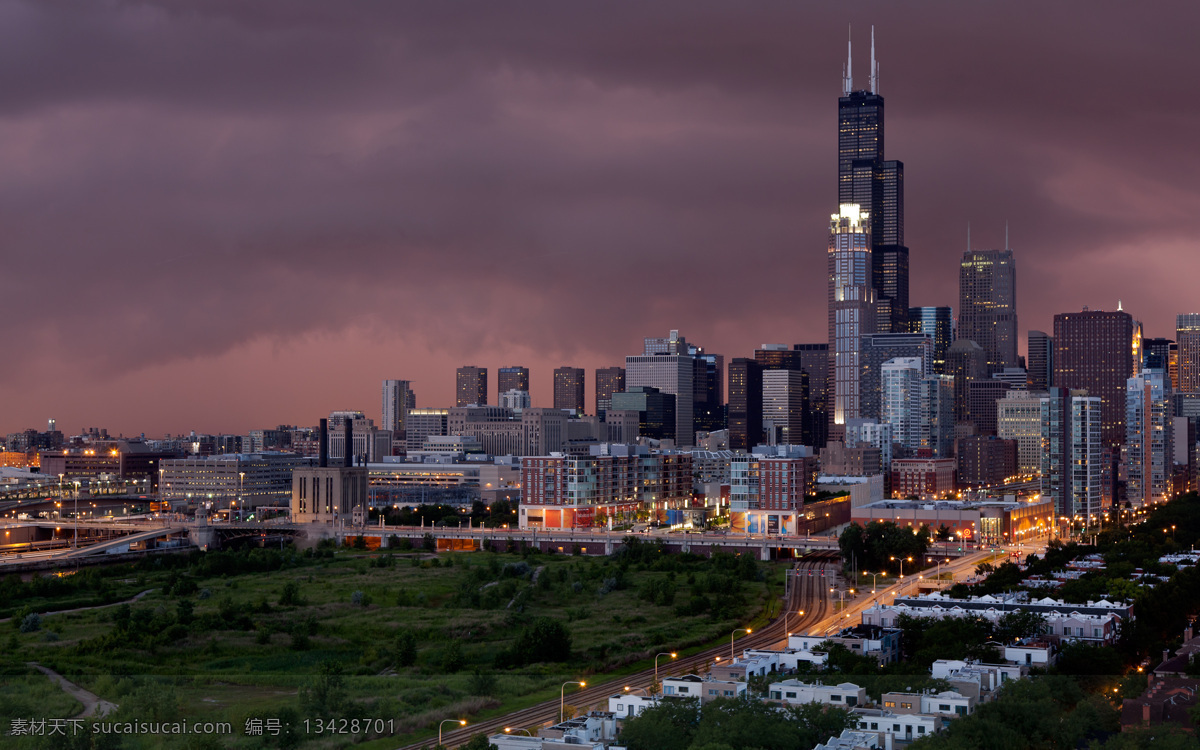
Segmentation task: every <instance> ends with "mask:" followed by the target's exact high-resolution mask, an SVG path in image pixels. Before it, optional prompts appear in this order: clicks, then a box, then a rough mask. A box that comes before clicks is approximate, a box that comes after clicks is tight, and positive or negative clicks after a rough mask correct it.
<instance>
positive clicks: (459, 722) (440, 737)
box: [438, 719, 467, 745]
mask: <svg viewBox="0 0 1200 750" xmlns="http://www.w3.org/2000/svg"><path fill="white" fill-rule="evenodd" d="M447 723H450V724H454V723H458V724H460V725H462V726H464V727H465V726H466V725H467V720H466V719H442V723H441V724H438V744H439V745H441V744H442V724H447Z"/></svg>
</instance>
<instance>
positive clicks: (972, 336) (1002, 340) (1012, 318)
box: [956, 250, 1019, 375]
mask: <svg viewBox="0 0 1200 750" xmlns="http://www.w3.org/2000/svg"><path fill="white" fill-rule="evenodd" d="M956 335H957V336H958V338H960V339H969V340H971V341H974V342H975V343H976V344H979V346H981V347H982V348H983V350H984V352H986V353H987V366H988V374H989V375H990V374H992V373H994V372H999V371H1000V370H1003V369H1004V368H1005V367H1017V366H1018V365H1019V362H1018V361H1017V272H1016V266H1015V264H1014V262H1013V253H1012V250H968V251H967V252H965V253H963V257H962V264H961V265H960V267H959V277H958V332H957V334H956Z"/></svg>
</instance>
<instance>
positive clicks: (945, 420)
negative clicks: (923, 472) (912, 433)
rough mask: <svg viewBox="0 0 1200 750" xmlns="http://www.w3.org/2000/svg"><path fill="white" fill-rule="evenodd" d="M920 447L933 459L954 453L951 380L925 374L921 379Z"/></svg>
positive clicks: (951, 378)
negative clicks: (930, 454)
mask: <svg viewBox="0 0 1200 750" xmlns="http://www.w3.org/2000/svg"><path fill="white" fill-rule="evenodd" d="M921 448H922V449H924V450H926V451H929V452H930V453H932V455H933V456H934V457H935V458H948V457H950V455H951V454H952V453H953V452H954V377H953V376H951V375H926V376H925V377H924V378H923V379H922V380H921Z"/></svg>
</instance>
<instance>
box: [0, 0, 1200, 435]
mask: <svg viewBox="0 0 1200 750" xmlns="http://www.w3.org/2000/svg"><path fill="white" fill-rule="evenodd" d="M1197 15H1198V14H1197V12H1196V11H1195V10H1194V9H1193V7H1192V6H1191V5H1185V4H1174V5H1172V4H1160V5H1157V6H1156V9H1155V13H1154V14H1153V15H1151V14H1150V13H1148V12H1146V11H1145V10H1144V9H1139V8H1137V7H1135V6H1132V5H1128V4H1118V3H1082V2H1080V3H1057V4H1049V5H1047V4H1042V3H1038V4H1034V3H1004V4H1001V3H971V4H965V3H937V4H934V3H879V4H854V5H852V6H849V5H845V4H836V5H835V4H828V5H827V6H826V5H822V6H819V7H816V8H811V7H809V6H808V5H807V4H804V5H801V4H796V3H784V2H778V3H758V4H745V3H694V2H688V3H682V2H657V3H653V4H642V5H634V4H619V5H618V4H611V3H593V4H585V3H553V2H546V3H477V4H466V3H456V4H448V3H425V4H403V5H401V4H396V3H305V2H294V1H289V2H283V1H282V0H281V1H280V2H256V3H242V2H228V3H220V2H199V3H194V4H188V3H180V2H176V3H164V4H154V3H133V2H128V3H125V2H108V3H64V2H50V3H32V2H27V3H21V2H8V3H4V2H0V159H2V160H3V164H4V165H5V166H4V169H3V170H0V254H2V256H0V257H3V262H4V268H5V273H4V275H3V276H2V277H0V293H2V294H3V299H4V316H5V322H6V323H7V325H6V326H5V327H4V328H3V329H2V330H3V331H4V332H3V333H2V334H0V344H2V345H3V346H4V348H5V350H6V351H9V352H21V353H22V357H24V358H25V359H26V361H28V362H36V363H37V367H36V368H31V367H10V368H7V369H6V370H5V371H4V373H3V375H0V387H7V388H9V389H12V388H17V387H18V386H19V387H21V388H23V389H25V390H26V392H28V393H38V391H37V389H38V387H39V386H38V384H39V383H41V382H42V379H41V376H40V373H41V372H42V371H43V369H44V368H55V367H56V366H57V365H61V364H62V363H64V362H68V361H75V362H78V361H81V360H82V361H86V362H87V366H88V369H89V372H91V373H92V374H94V375H95V376H96V377H99V378H101V379H105V378H107V379H114V380H115V379H120V378H125V379H127V380H128V379H129V378H130V377H131V376H132V375H133V374H136V373H138V372H139V371H142V370H144V369H146V368H154V367H166V366H171V365H172V364H173V363H194V364H196V365H197V366H200V365H202V364H203V363H205V362H215V361H217V359H216V358H220V357H229V356H233V355H232V354H231V353H232V352H236V351H239V347H246V346H250V345H251V344H252V343H253V342H258V341H274V342H291V343H292V344H296V345H301V346H302V345H304V342H306V341H313V340H316V339H313V338H312V337H313V336H317V337H319V336H324V335H334V336H336V335H338V332H339V331H343V330H345V329H346V327H347V326H351V325H353V326H362V325H366V326H368V327H369V328H370V330H371V331H372V335H373V336H376V337H378V339H379V340H380V341H386V342H389V344H388V345H389V346H394V347H396V348H397V349H398V350H401V351H404V352H408V351H413V352H415V351H426V352H432V353H434V355H435V356H437V357H439V359H438V367H441V368H442V369H441V370H438V371H431V370H427V369H422V368H423V367H426V365H424V364H423V363H422V362H420V361H413V360H411V359H409V360H405V361H404V367H405V368H407V369H406V372H404V373H397V372H390V371H389V372H371V373H368V375H369V377H367V378H365V379H366V380H367V381H377V380H378V379H379V378H382V377H404V376H406V375H408V376H412V374H413V373H418V374H419V377H422V378H424V379H425V382H426V383H427V386H426V389H425V393H427V394H428V398H427V400H425V403H427V404H428V403H441V402H444V401H445V400H446V399H447V398H448V397H449V393H450V388H449V377H450V373H449V372H448V371H445V368H446V366H447V364H446V363H447V362H450V361H453V360H462V362H465V361H466V360H467V359H471V358H472V356H473V355H475V354H478V353H485V354H487V355H488V356H493V357H495V358H498V359H506V356H505V354H504V353H505V352H509V351H517V350H520V351H525V352H529V353H530V354H528V355H527V356H528V357H530V358H531V362H530V364H533V365H535V366H544V367H546V368H549V367H552V366H554V365H556V364H562V363H563V362H565V361H568V360H569V361H572V362H573V363H575V364H581V365H586V366H589V367H592V366H598V365H603V364H609V363H615V362H619V361H620V360H621V357H623V356H624V355H625V354H627V353H633V352H635V351H637V349H638V348H639V342H640V339H641V337H642V336H645V335H654V334H661V333H663V332H664V331H665V330H666V329H668V328H682V329H684V333H685V335H687V336H688V337H689V338H690V339H693V340H698V341H700V342H701V343H704V344H705V345H706V346H708V347H709V348H710V349H711V350H716V351H719V352H722V353H724V354H726V356H728V357H734V356H744V355H746V354H749V353H750V351H751V350H752V349H753V347H755V346H757V345H758V344H760V343H763V342H766V341H780V342H788V343H793V342H799V341H819V340H822V339H823V338H824V336H825V333H824V331H825V289H824V280H823V277H824V258H823V254H824V244H825V234H826V227H827V222H828V215H829V213H830V212H832V211H833V210H835V209H836V206H835V205H833V203H834V201H835V192H834V170H835V144H836V141H835V135H836V121H835V116H836V102H835V99H836V97H837V95H838V92H839V90H840V69H841V65H842V63H843V60H844V56H845V34H846V25H847V24H848V23H853V24H854V29H855V42H856V46H855V49H856V55H855V71H856V76H855V80H856V84H857V85H858V86H862V85H864V84H865V81H866V74H867V70H866V68H867V58H868V38H869V25H870V24H871V23H874V24H876V36H877V45H878V54H879V59H880V62H881V74H882V83H881V89H882V92H883V93H884V94H885V96H886V97H887V99H888V134H887V155H888V156H889V157H890V158H896V159H901V160H903V161H904V162H905V163H906V168H907V235H908V237H907V239H908V244H909V246H910V247H911V249H912V270H913V280H912V302H913V304H955V303H956V301H957V268H956V261H957V258H958V256H959V255H960V254H961V251H962V249H963V248H964V246H965V242H966V225H967V222H968V221H971V222H972V227H973V237H974V238H975V245H976V246H977V247H984V246H997V245H1000V244H1002V243H1003V239H1004V222H1005V221H1009V222H1011V226H1012V245H1013V247H1014V248H1015V249H1016V251H1017V258H1018V269H1019V270H1018V274H1019V286H1020V290H1019V303H1020V307H1019V313H1020V322H1021V326H1022V328H1023V329H1028V328H1041V329H1046V330H1049V327H1050V325H1051V316H1052V315H1053V314H1054V313H1056V312H1062V311H1065V310H1071V309H1077V308H1078V307H1079V306H1080V305H1083V304H1090V305H1092V306H1093V307H1107V308H1112V307H1115V305H1116V300H1117V298H1118V297H1120V298H1123V300H1124V306H1125V308H1126V309H1128V310H1131V311H1132V312H1133V313H1134V314H1135V315H1137V316H1138V317H1140V318H1141V319H1143V320H1144V321H1146V323H1147V325H1148V333H1150V334H1151V335H1170V326H1171V325H1172V323H1173V318H1172V316H1173V314H1174V313H1175V312H1179V311H1183V310H1186V309H1191V308H1192V307H1194V301H1193V299H1191V298H1189V296H1188V295H1190V294H1191V288H1190V286H1189V285H1187V284H1186V283H1185V280H1186V279H1188V278H1189V277H1191V278H1194V275H1195V272H1196V261H1195V260H1194V259H1193V255H1194V253H1193V252H1191V251H1190V245H1191V242H1192V239H1193V238H1194V235H1195V218H1194V217H1195V216H1196V215H1197V209H1200V197H1198V196H1197V191H1196V188H1195V184H1194V183H1195V181H1194V179H1193V177H1192V175H1194V174H1195V173H1196V171H1197V168H1200V164H1198V163H1197V161H1198V158H1197V150H1196V149H1195V148H1194V146H1193V145H1192V143H1193V138H1192V135H1191V134H1192V133H1194V132H1195V129H1196V126H1197V124H1200V123H1198V120H1200V117H1198V114H1200V113H1198V112H1197V103H1196V100H1195V97H1194V96H1192V95H1191V94H1192V91H1193V89H1194V81H1195V79H1196V73H1197V65H1196V62H1195V60H1194V59H1193V55H1191V47H1192V44H1191V40H1190V38H1189V36H1188V34H1189V33H1190V32H1189V30H1190V29H1193V28H1195V21H1196V20H1197V18H1196V16H1197ZM1135 260H1136V262H1135ZM1147 263H1151V264H1156V265H1154V266H1150V267H1147V265H1146V264H1147ZM1159 265H1161V266H1162V268H1158V267H1157V266H1159ZM1084 282H1086V283H1084ZM297 342H299V343H297ZM313 346H316V345H315V344H313ZM312 355H313V356H312V357H311V359H312V360H314V361H319V360H320V352H319V351H316V350H314V351H313V352H312ZM538 358H540V359H538ZM533 359H538V361H537V362H536V363H535V362H533V361H532V360H533ZM460 363H461V362H460ZM498 364H499V362H495V363H491V366H493V367H494V366H497V365H498ZM268 367H270V363H269V362H268V361H265V360H262V359H261V358H259V359H252V358H247V359H246V360H245V362H244V367H243V370H244V372H243V375H244V376H245V377H244V380H243V382H244V383H248V384H250V385H251V387H252V385H253V382H254V380H255V376H258V377H265V376H266V374H267V373H265V372H264V371H263V369H264V368H268ZM545 380H548V378H545ZM5 383H7V386H4V385H3V384H5ZM58 386H59V384H57V383H55V384H53V388H54V389H55V391H56V392H57V393H60V394H61V389H60V388H59V387H58ZM50 387H51V386H49V385H48V386H46V388H50ZM30 389H32V390H30ZM537 398H538V394H537V393H535V401H536V400H537ZM47 401H49V402H50V403H53V400H52V398H51V396H50V395H49V393H41V394H40V395H36V396H34V397H32V398H30V399H29V400H28V404H29V409H30V411H29V413H28V414H25V413H23V412H22V413H21V414H20V418H21V419H23V420H26V421H30V423H33V422H32V419H33V416H32V415H40V414H43V413H44V412H45V411H46V410H47V409H49V408H50V406H48V405H47ZM295 408H296V409H297V410H301V409H304V408H306V406H305V405H304V404H303V403H297V404H296V407H295ZM239 418H240V417H237V416H235V415H233V414H230V415H229V419H231V420H236V419H239ZM263 418H265V417H263ZM19 426H22V423H19V422H18V423H14V424H11V425H10V426H9V428H7V429H16V428H17V427H19ZM171 426H172V425H153V426H151V428H155V429H157V428H170V427H171ZM173 426H174V427H176V428H182V427H184V426H185V425H180V424H176V425H173ZM236 426H237V427H239V428H244V427H245V425H240V424H239V425H236ZM132 427H133V426H130V429H132ZM230 429H232V427H231V428H230Z"/></svg>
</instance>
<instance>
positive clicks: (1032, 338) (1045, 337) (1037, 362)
mask: <svg viewBox="0 0 1200 750" xmlns="http://www.w3.org/2000/svg"><path fill="white" fill-rule="evenodd" d="M1025 366H1026V368H1027V369H1028V372H1027V375H1028V381H1027V382H1028V384H1029V390H1031V391H1044V390H1046V389H1047V388H1049V387H1050V386H1052V385H1054V339H1053V338H1052V337H1051V336H1050V335H1049V334H1047V333H1045V332H1043V331H1030V332H1029V347H1028V356H1026V357H1025Z"/></svg>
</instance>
